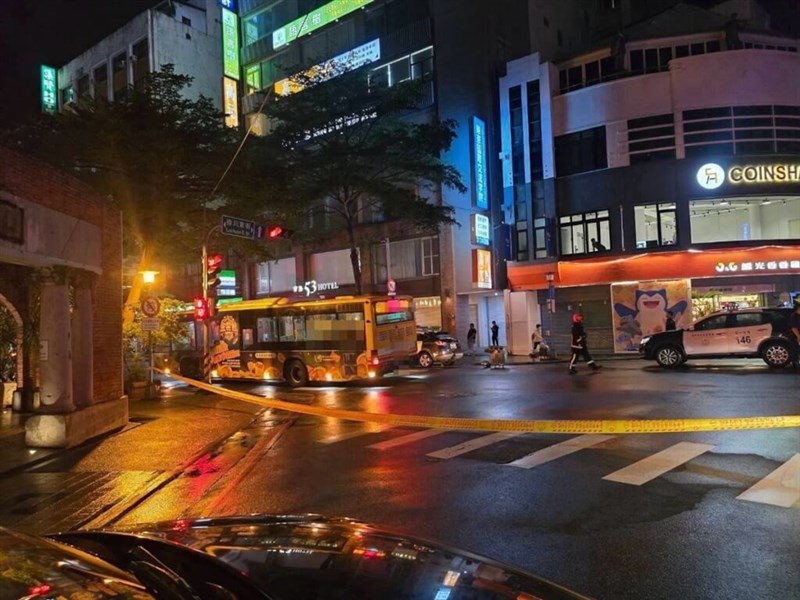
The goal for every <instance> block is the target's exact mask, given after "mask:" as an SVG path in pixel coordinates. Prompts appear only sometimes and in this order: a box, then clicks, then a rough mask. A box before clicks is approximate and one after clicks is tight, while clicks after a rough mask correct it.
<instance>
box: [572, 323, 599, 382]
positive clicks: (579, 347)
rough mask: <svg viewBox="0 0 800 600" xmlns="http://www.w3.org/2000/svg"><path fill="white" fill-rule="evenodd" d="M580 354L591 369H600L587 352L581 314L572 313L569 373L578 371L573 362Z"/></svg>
mask: <svg viewBox="0 0 800 600" xmlns="http://www.w3.org/2000/svg"><path fill="white" fill-rule="evenodd" d="M579 356H582V357H583V360H584V361H585V362H586V364H587V365H589V366H590V367H591V368H592V371H597V370H599V369H600V365H598V364H596V363H595V362H594V359H593V358H592V355H591V354H589V348H588V346H587V345H586V330H585V329H584V328H583V315H582V314H579V313H575V314H574V315H572V358H571V359H570V361H569V374H570V375H574V374H575V373H577V372H578V370H577V369H576V368H575V363H576V362H577V361H578V357H579Z"/></svg>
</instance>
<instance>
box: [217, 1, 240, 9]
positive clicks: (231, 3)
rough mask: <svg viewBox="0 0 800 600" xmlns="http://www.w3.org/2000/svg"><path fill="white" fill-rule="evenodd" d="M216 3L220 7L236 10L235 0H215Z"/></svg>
mask: <svg viewBox="0 0 800 600" xmlns="http://www.w3.org/2000/svg"><path fill="white" fill-rule="evenodd" d="M217 4H219V5H220V6H221V7H222V8H227V9H228V10H232V11H236V0H217Z"/></svg>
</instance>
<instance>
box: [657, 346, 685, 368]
mask: <svg viewBox="0 0 800 600" xmlns="http://www.w3.org/2000/svg"><path fill="white" fill-rule="evenodd" d="M656 362H657V363H658V366H660V367H663V368H665V369H673V368H675V367H677V366H678V365H680V364H681V363H683V354H682V353H681V351H680V350H679V349H678V348H677V347H675V346H662V347H661V348H659V349H658V350H657V351H656Z"/></svg>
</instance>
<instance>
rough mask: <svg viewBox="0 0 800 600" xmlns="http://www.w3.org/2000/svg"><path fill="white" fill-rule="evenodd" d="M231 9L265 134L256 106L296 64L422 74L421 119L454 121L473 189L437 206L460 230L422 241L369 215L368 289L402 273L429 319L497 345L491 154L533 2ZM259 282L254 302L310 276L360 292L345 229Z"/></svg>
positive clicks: (499, 297)
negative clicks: (510, 65) (509, 66)
mask: <svg viewBox="0 0 800 600" xmlns="http://www.w3.org/2000/svg"><path fill="white" fill-rule="evenodd" d="M233 8H236V9H238V10H236V12H235V13H233ZM231 13H232V14H235V17H236V18H235V20H233V19H232V20H233V21H234V22H235V23H236V25H237V27H238V29H239V35H238V37H237V38H236V41H235V42H234V43H232V44H231V46H232V47H236V46H237V45H238V46H240V52H239V56H240V58H241V64H240V69H241V80H240V82H239V84H240V92H239V93H240V95H241V113H242V117H243V118H242V121H243V123H244V124H246V125H247V126H251V127H252V128H253V130H254V131H255V132H256V133H260V134H268V124H267V123H266V120H264V119H263V118H262V117H261V116H260V115H259V114H258V108H259V106H260V105H261V103H262V101H263V97H264V94H265V93H266V92H267V91H268V90H269V89H270V88H272V89H273V90H274V91H276V92H278V93H284V90H285V87H286V85H287V81H286V78H287V77H288V76H290V75H291V74H292V69H293V68H297V67H296V65H314V64H320V63H323V62H326V61H329V60H331V59H342V60H346V61H347V62H348V63H349V64H351V65H353V66H354V67H364V68H369V69H372V70H373V72H374V75H375V77H376V78H378V79H379V80H381V81H383V82H384V83H385V84H386V85H393V84H395V83H397V82H402V81H406V80H409V79H421V80H423V81H424V82H425V85H426V86H427V87H426V97H427V100H426V101H425V102H424V103H423V104H424V106H423V107H422V109H421V114H420V115H416V116H415V118H425V116H426V115H428V116H438V117H439V118H442V119H453V120H455V122H456V123H457V133H458V137H457V138H456V140H455V142H454V143H453V146H452V148H451V149H450V151H449V152H448V153H447V155H446V156H444V157H443V159H444V160H445V161H446V162H447V163H449V164H451V165H453V166H455V167H456V168H457V169H458V170H459V172H460V173H461V175H462V178H463V181H464V183H465V184H466V185H467V187H468V191H467V192H466V193H464V194H462V193H459V192H457V191H452V190H446V189H445V190H441V191H439V192H438V193H437V194H436V196H435V197H433V198H431V201H432V202H435V203H442V204H445V205H448V206H452V207H453V209H454V211H455V218H456V220H457V221H458V223H459V226H453V227H445V228H443V229H442V230H441V232H440V233H439V235H433V236H431V235H424V236H419V235H414V234H412V233H409V231H408V227H407V225H406V224H404V223H402V222H383V220H382V218H381V215H379V214H375V215H365V216H364V218H363V219H362V223H361V225H360V230H361V231H360V233H359V239H361V240H369V241H364V242H363V243H361V245H360V247H359V252H360V256H361V264H362V269H363V275H362V282H361V284H362V289H363V290H364V291H365V292H377V293H384V292H386V290H387V281H388V279H392V280H394V281H395V282H396V291H397V293H398V294H409V295H413V296H414V297H415V298H416V314H417V320H418V324H419V325H422V326H429V327H436V328H442V329H445V330H448V331H455V332H458V333H461V332H462V331H463V334H465V333H466V330H467V327H468V325H469V323H470V322H474V323H476V324H477V325H478V327H479V331H480V332H481V339H480V342H481V343H488V340H489V327H490V325H491V321H492V320H497V321H498V322H502V321H504V320H505V319H504V304H503V290H504V289H505V287H506V274H505V259H506V247H507V244H506V237H507V236H506V235H505V228H504V226H503V221H502V213H501V211H500V206H501V197H502V190H501V188H500V186H499V178H498V177H497V173H495V170H496V167H497V165H498V164H499V163H498V162H497V160H496V159H494V158H492V157H496V156H497V153H498V147H497V143H496V140H497V139H498V135H497V131H496V114H497V89H496V81H497V77H498V76H499V75H500V74H501V69H503V68H504V65H505V63H506V61H507V60H509V59H510V58H513V57H515V56H522V55H524V54H526V53H527V52H528V50H527V48H528V32H527V27H526V23H527V6H526V5H525V3H521V2H513V1H501V2H497V3H482V2H463V1H457V0H403V1H399V0H352V1H350V0H348V1H346V2H329V3H324V2H310V1H303V0H283V1H280V2H274V1H267V0H239V2H238V7H232V10H231ZM229 19H230V17H229ZM467 41H469V43H467ZM227 46H228V44H227V43H226V47H227ZM312 218H313V216H312ZM387 263H388V268H387ZM249 279H250V280H249V282H248V283H247V286H246V287H248V288H249V290H250V295H251V296H252V297H260V296H267V295H288V296H293V295H294V294H296V292H295V291H294V290H295V286H297V285H298V284H299V285H300V286H301V287H302V285H303V283H304V282H306V281H312V280H313V281H316V282H318V283H324V284H331V285H333V284H335V285H336V286H337V288H336V292H335V294H340V295H341V294H348V293H353V290H354V283H355V282H354V281H353V275H352V269H351V265H350V256H349V247H348V243H347V241H346V238H345V237H344V235H331V236H328V237H326V238H325V239H321V240H320V241H319V242H317V243H315V244H313V245H306V246H304V247H295V248H293V251H292V253H291V254H290V255H287V256H285V257H283V258H281V259H280V260H277V261H274V262H269V263H263V264H260V265H257V266H256V267H254V269H253V271H252V273H251V274H250V277H249Z"/></svg>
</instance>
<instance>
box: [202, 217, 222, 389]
mask: <svg viewBox="0 0 800 600" xmlns="http://www.w3.org/2000/svg"><path fill="white" fill-rule="evenodd" d="M220 228H221V225H214V227H212V228H211V229H209V230H208V233H207V234H206V237H205V239H204V240H203V249H202V261H203V301H204V302H205V305H206V306H207V307H208V311H209V313H210V312H211V304H210V303H209V297H208V291H209V290H208V239H209V238H210V237H211V234H212V233H214V232H216V231H218V230H219V229H220ZM210 318H211V315H210V314H208V315H206V318H205V319H203V366H202V369H203V381H205V382H206V383H210V382H211V356H209V353H210V348H209V345H210V342H211V340H210V335H209V333H210V331H209V327H208V320H209V319H210Z"/></svg>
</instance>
